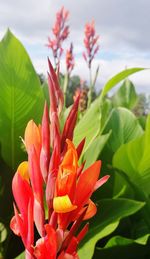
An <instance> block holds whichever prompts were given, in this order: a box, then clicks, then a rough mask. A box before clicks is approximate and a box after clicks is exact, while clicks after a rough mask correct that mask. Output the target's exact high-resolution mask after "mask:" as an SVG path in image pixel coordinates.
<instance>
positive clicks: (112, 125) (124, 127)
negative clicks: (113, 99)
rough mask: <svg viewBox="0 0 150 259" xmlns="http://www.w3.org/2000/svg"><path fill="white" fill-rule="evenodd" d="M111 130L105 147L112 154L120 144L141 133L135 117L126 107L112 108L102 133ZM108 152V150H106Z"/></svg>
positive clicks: (141, 130)
mask: <svg viewBox="0 0 150 259" xmlns="http://www.w3.org/2000/svg"><path fill="white" fill-rule="evenodd" d="M110 130H112V134H111V136H110V138H109V140H108V142H107V149H109V151H110V152H111V153H112V154H113V153H114V152H115V151H116V150H117V149H118V148H119V147H120V146H121V145H122V144H124V143H127V142H129V141H130V140H132V139H135V138H137V137H138V136H141V135H142V134H143V129H142V127H141V126H140V124H139V122H138V120H137V118H136V117H135V116H134V114H133V113H132V112H130V111H129V110H128V109H126V108H121V107H119V108H114V109H113V110H112V112H111V114H110V116H109V118H108V120H107V122H106V124H105V128H104V130H103V133H104V134H106V133H107V132H109V131H110ZM106 152H108V150H107V151H106Z"/></svg>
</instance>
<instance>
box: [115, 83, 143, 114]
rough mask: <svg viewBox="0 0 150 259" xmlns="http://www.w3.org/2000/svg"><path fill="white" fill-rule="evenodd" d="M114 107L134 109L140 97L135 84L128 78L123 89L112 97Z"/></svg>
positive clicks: (122, 86)
mask: <svg viewBox="0 0 150 259" xmlns="http://www.w3.org/2000/svg"><path fill="white" fill-rule="evenodd" d="M112 101H113V105H114V106H115V107H118V106H121V107H126V108H128V109H132V108H133V107H134V106H135V105H136V104H137V101H138V96H137V94H136V91H135V87H134V85H133V83H132V82H131V81H130V80H129V79H128V78H127V79H125V80H124V82H123V84H122V85H121V87H120V88H119V89H118V90H117V92H116V93H115V94H114V95H113V96H112Z"/></svg>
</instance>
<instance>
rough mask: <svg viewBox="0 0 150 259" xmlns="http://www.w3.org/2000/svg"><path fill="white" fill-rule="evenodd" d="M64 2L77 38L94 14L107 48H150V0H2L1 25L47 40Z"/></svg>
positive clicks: (0, 8)
mask: <svg viewBox="0 0 150 259" xmlns="http://www.w3.org/2000/svg"><path fill="white" fill-rule="evenodd" d="M62 5H64V6H65V7H66V8H67V9H68V10H69V11H70V25H71V26H72V32H73V33H72V34H73V36H76V38H75V40H76V41H78V37H79V40H80V35H82V31H83V28H84V24H85V22H86V21H90V20H91V19H93V18H94V19H95V21H96V27H97V31H98V33H99V34H100V35H101V37H102V40H103V45H104V46H105V48H110V46H111V47H112V48H114V49H117V48H118V47H120V45H122V46H123V45H129V46H130V47H131V48H132V47H133V48H139V49H141V50H143V48H144V49H145V48H146V49H147V50H149V51H150V34H149V33H148V31H149V23H150V16H149V10H150V1H148V0H132V1H129V0H126V1H124V0H101V1H99V0H89V1H87V0H76V1H70V0H62V1H60V0H56V1H53V0H44V1H42V2H41V1H40V0H26V1H23V0H19V1H18V0H13V1H12V0H7V1H5V0H1V1H0V10H1V11H0V29H1V30H4V28H6V27H8V26H9V27H10V28H12V29H13V30H14V31H15V32H16V33H17V34H19V35H22V37H23V36H24V37H28V38H35V39H37V40H39V41H43V40H44V39H45V38H46V37H47V35H48V34H49V33H50V28H51V26H52V23H53V21H54V19H55V18H54V16H55V13H56V11H57V10H58V9H59V8H60V7H61V6H62Z"/></svg>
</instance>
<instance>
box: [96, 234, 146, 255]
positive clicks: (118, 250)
mask: <svg viewBox="0 0 150 259" xmlns="http://www.w3.org/2000/svg"><path fill="white" fill-rule="evenodd" d="M148 238H149V234H147V235H145V236H143V237H140V238H138V239H136V240H133V239H129V238H126V237H122V236H114V237H112V238H111V239H110V240H109V241H108V242H107V244H106V245H105V247H104V248H99V247H97V248H96V251H95V257H94V258H109V259H114V258H117V256H118V254H119V257H120V258H123V259H131V258H149V256H148V254H149V253H148V251H149V244H147V241H148ZM146 244H147V246H146Z"/></svg>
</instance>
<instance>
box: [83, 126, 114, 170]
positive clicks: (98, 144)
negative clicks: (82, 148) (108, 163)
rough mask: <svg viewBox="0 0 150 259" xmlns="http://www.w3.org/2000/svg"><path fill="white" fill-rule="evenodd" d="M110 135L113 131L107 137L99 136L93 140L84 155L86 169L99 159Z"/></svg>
mask: <svg viewBox="0 0 150 259" xmlns="http://www.w3.org/2000/svg"><path fill="white" fill-rule="evenodd" d="M110 135H111V131H110V132H109V133H107V134H105V135H99V136H97V137H96V138H95V139H94V140H93V142H92V144H91V145H90V147H89V148H88V149H87V151H86V152H85V154H84V161H86V163H85V167H84V168H87V167H89V166H90V165H91V164H92V163H94V162H95V161H96V160H97V159H98V157H99V156H100V154H101V152H102V150H103V148H104V146H105V145H106V143H107V141H108V139H109V137H110ZM93 150H94V152H93Z"/></svg>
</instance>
